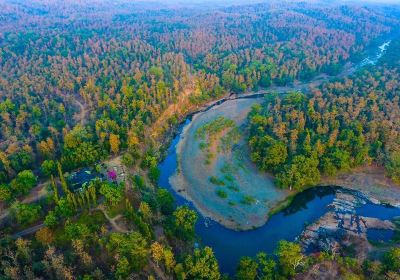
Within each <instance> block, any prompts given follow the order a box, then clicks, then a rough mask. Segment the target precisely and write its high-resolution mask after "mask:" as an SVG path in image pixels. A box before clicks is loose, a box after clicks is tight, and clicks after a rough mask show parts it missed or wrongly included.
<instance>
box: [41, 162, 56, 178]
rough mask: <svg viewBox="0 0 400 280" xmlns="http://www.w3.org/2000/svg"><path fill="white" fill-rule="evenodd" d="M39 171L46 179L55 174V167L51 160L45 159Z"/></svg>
mask: <svg viewBox="0 0 400 280" xmlns="http://www.w3.org/2000/svg"><path fill="white" fill-rule="evenodd" d="M40 169H41V171H42V173H43V175H45V176H46V177H50V176H51V175H55V174H57V165H56V163H55V162H54V160H51V159H46V160H45V161H43V163H42V165H41V167H40Z"/></svg>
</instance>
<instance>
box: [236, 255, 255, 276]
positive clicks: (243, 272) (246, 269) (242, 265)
mask: <svg viewBox="0 0 400 280" xmlns="http://www.w3.org/2000/svg"><path fill="white" fill-rule="evenodd" d="M257 269H258V264H257V262H256V261H255V260H253V259H252V258H250V257H242V258H241V259H240V261H239V265H238V267H237V270H236V279H238V280H254V279H256V277H257Z"/></svg>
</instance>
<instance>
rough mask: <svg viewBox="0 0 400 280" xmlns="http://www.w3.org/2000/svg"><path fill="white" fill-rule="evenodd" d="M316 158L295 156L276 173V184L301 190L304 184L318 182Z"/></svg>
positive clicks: (308, 184) (318, 174)
mask: <svg viewBox="0 0 400 280" xmlns="http://www.w3.org/2000/svg"><path fill="white" fill-rule="evenodd" d="M318 163H319V162H318V159H316V157H305V156H302V155H298V156H295V157H294V158H293V160H292V161H291V162H290V163H289V164H288V165H286V166H285V167H284V169H283V171H282V172H280V173H278V174H277V176H276V181H277V184H278V186H281V187H289V188H290V189H292V188H294V189H296V190H301V189H302V188H303V187H304V186H312V185H315V184H317V183H318V182H319V180H320V173H319V170H318Z"/></svg>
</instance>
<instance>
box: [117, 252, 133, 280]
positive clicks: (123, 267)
mask: <svg viewBox="0 0 400 280" xmlns="http://www.w3.org/2000/svg"><path fill="white" fill-rule="evenodd" d="M130 273H131V269H130V265H129V261H128V259H127V258H126V257H121V258H120V259H119V260H118V263H117V269H116V271H115V275H116V276H117V278H118V279H127V277H128V276H129V274H130Z"/></svg>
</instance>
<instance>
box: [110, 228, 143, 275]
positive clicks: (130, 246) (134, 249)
mask: <svg viewBox="0 0 400 280" xmlns="http://www.w3.org/2000/svg"><path fill="white" fill-rule="evenodd" d="M103 242H104V244H105V248H106V249H107V251H108V252H109V253H113V254H118V255H119V256H120V257H121V258H123V257H125V258H126V259H127V260H128V262H125V261H124V262H123V263H121V264H120V272H122V271H123V272H124V273H128V272H133V271H140V270H141V269H142V268H143V267H144V266H145V265H146V264H147V262H148V259H147V258H148V255H149V246H148V243H147V241H146V239H145V238H144V237H143V236H142V235H141V234H140V233H139V232H135V231H134V232H131V233H129V234H122V233H111V234H110V235H109V236H108V237H107V238H106V239H105V240H103ZM117 266H118V264H117Z"/></svg>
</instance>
